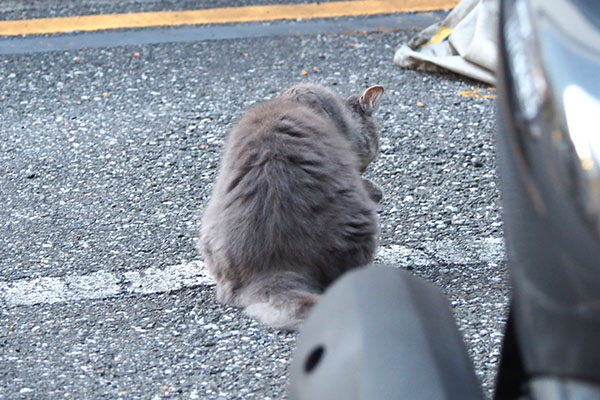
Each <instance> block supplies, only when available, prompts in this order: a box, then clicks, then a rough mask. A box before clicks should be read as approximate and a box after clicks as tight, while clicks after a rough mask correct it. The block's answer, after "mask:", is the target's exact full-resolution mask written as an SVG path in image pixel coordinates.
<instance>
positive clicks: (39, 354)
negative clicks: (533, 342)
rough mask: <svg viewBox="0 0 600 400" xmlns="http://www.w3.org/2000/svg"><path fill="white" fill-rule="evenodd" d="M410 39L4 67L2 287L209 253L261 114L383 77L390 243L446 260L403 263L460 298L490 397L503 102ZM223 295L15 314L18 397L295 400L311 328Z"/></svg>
mask: <svg viewBox="0 0 600 400" xmlns="http://www.w3.org/2000/svg"><path fill="white" fill-rule="evenodd" d="M94 3H96V5H97V7H102V6H103V4H105V3H106V4H108V3H109V2H94ZM128 3H132V2H124V3H123V4H125V6H124V7H126V5H127V4H128ZM211 5H212V3H211ZM22 10H25V8H23V9H22ZM67 10H68V7H67ZM124 10H126V9H125V8H124ZM15 12H20V11H15ZM23 12H25V11H23ZM65 12H68V11H65ZM15 16H16V17H20V14H19V15H15ZM410 35H411V33H410V32H388V33H377V34H361V33H352V34H335V35H307V36H289V37H271V38H268V37H267V38H254V39H239V40H221V41H206V42H197V43H168V44H158V45H144V46H125V47H115V48H107V49H82V50H79V51H71V52H52V53H43V54H31V55H19V56H2V57H0V76H2V84H3V90H2V91H1V92H0V104H1V105H2V110H3V111H2V118H1V121H0V124H1V127H2V129H0V281H2V282H4V283H8V284H9V285H10V282H15V281H19V280H23V279H35V278H41V277H57V278H62V277H68V276H73V275H84V274H90V273H94V272H99V271H106V272H109V273H111V274H114V275H119V274H125V273H127V272H130V271H136V270H141V269H144V268H148V267H156V268H159V269H160V268H165V267H168V266H171V265H174V264H181V263H186V262H189V261H190V260H195V259H198V258H200V259H201V255H200V254H198V253H197V252H196V250H195V245H194V241H195V238H196V236H197V233H198V223H199V220H200V216H201V213H202V208H203V206H204V205H205V204H206V201H207V199H208V197H209V194H210V190H211V187H212V184H213V182H214V178H215V174H216V171H217V167H218V166H219V163H220V160H221V150H222V147H223V141H224V137H225V135H226V133H227V131H228V130H229V129H230V128H231V126H232V124H233V123H234V122H235V121H236V119H237V118H238V117H239V116H240V115H241V114H242V113H243V111H244V109H246V108H247V107H248V106H250V105H251V104H253V103H255V102H257V101H260V100H261V99H267V98H270V97H272V96H275V95H276V94H277V93H279V92H281V91H282V90H284V89H285V88H286V87H288V86H290V85H292V84H294V83H297V82H301V81H314V82H319V83H323V84H326V85H330V86H332V87H333V88H335V89H336V90H338V91H339V92H340V93H343V94H350V93H352V92H354V91H362V90H363V89H364V88H366V87H368V86H369V85H373V84H381V85H383V86H385V88H386V92H385V94H384V98H383V101H382V104H381V108H380V111H379V113H378V115H379V119H380V121H381V123H380V125H381V144H382V148H381V153H380V155H379V157H378V159H377V160H376V161H375V162H374V163H373V164H372V165H371V167H370V169H369V170H368V172H367V174H368V176H369V177H370V178H371V179H373V180H374V181H375V182H377V183H379V184H380V185H381V186H382V187H383V188H384V191H385V199H384V201H383V204H382V207H381V245H382V247H385V248H393V246H403V248H409V249H412V250H413V253H411V254H413V255H414V254H417V253H418V252H419V251H422V252H424V254H425V253H426V254H425V255H426V256H427V257H426V259H427V260H429V261H426V262H418V260H417V259H415V260H416V261H415V263H414V265H406V263H405V264H403V265H404V266H405V267H406V268H408V269H410V270H412V271H413V273H415V274H416V275H419V276H421V277H423V278H425V279H427V280H429V281H431V282H433V283H435V284H436V285H437V286H439V287H440V288H441V289H442V290H443V291H444V293H446V294H447V295H448V297H449V299H450V302H451V304H452V305H453V307H454V310H455V313H456V316H457V321H458V325H459V327H460V329H461V331H462V333H463V335H464V338H465V341H466V343H467V346H468V348H469V354H470V356H471V357H472V359H473V361H474V364H475V367H476V371H477V375H478V377H479V378H480V379H481V381H482V384H483V386H484V390H485V391H486V393H488V394H489V393H490V390H491V388H492V385H493V379H494V371H495V368H496V366H497V362H498V354H499V345H500V341H501V337H502V329H503V326H504V320H505V311H506V306H507V294H508V286H507V283H506V270H505V266H504V263H503V261H502V259H503V254H495V255H494V256H493V257H492V256H490V257H487V256H485V257H484V256H479V255H480V254H484V255H485V254H487V253H486V251H488V250H489V249H487V248H486V246H484V245H483V246H482V245H478V246H473V245H471V244H472V243H488V242H489V240H492V241H500V240H501V238H502V224H501V220H500V213H499V211H500V205H499V195H498V189H497V187H496V175H495V153H494V140H493V134H494V129H495V115H494V111H495V103H496V101H497V100H495V99H494V97H495V96H494V94H495V92H494V90H493V89H490V88H488V87H487V86H485V85H482V84H479V83H477V82H474V81H471V80H468V79H464V78H461V77H459V76H456V75H453V74H432V73H423V72H416V71H410V70H403V69H400V68H398V67H397V66H395V65H394V64H393V63H392V57H393V54H394V50H395V49H396V47H397V46H398V45H399V44H400V43H402V42H405V41H406V40H407V39H408V38H409V37H410ZM481 240H483V241H481ZM486 240H487V241H488V242H486ZM448 243H451V244H452V245H451V246H449V245H448ZM470 255H472V256H470ZM212 292H213V287H212V286H210V285H200V286H197V287H185V288H183V289H181V290H177V291H173V292H164V293H158V294H156V293H155V294H149V295H139V294H126V293H122V294H120V295H118V296H116V297H109V298H103V299H92V300H81V301H76V302H69V303H56V304H38V305H33V306H24V305H7V304H5V305H2V307H0V321H1V322H0V398H10V399H16V398H36V399H40V398H57V397H71V398H103V397H104V398H127V399H133V398H143V399H148V398H162V397H173V398H201V399H251V398H256V399H268V398H273V399H274V398H278V399H279V398H285V386H286V382H287V370H288V366H289V362H290V357H291V355H292V350H293V347H294V343H295V338H296V335H295V334H293V333H286V332H278V331H274V330H270V329H268V328H265V327H262V326H260V325H258V324H257V323H255V322H254V321H251V320H249V319H248V318H246V317H245V316H243V314H242V313H241V312H240V311H239V310H236V309H233V308H230V307H225V306H222V305H218V304H216V303H215V302H214V301H213V297H212V296H213V293H212Z"/></svg>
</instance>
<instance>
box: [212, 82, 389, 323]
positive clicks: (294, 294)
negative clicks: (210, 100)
mask: <svg viewBox="0 0 600 400" xmlns="http://www.w3.org/2000/svg"><path fill="white" fill-rule="evenodd" d="M382 94H383V87H381V86H373V87H370V88H369V89H367V90H366V91H365V92H364V93H363V94H362V95H352V96H350V97H349V98H347V99H343V98H342V97H341V96H339V95H338V94H336V93H335V92H333V91H332V90H330V89H328V88H326V87H323V86H320V85H315V84H299V85H296V86H293V87H291V88H290V89H288V90H286V91H285V92H284V93H282V94H281V95H279V96H278V97H276V98H274V99H272V100H269V101H266V102H263V103H260V104H258V105H255V106H254V107H252V108H251V109H250V110H248V112H246V114H245V115H244V116H243V117H242V118H241V119H240V121H239V122H238V123H237V125H236V126H235V127H234V128H233V130H232V131H231V132H230V133H229V136H228V138H227V141H226V144H225V152H224V156H223V161H222V165H221V168H220V171H219V175H218V177H217V180H216V183H215V187H214V190H213V193H212V196H211V200H210V201H209V203H208V206H207V207H206V209H205V211H204V217H203V221H202V230H201V249H202V252H203V254H204V258H205V261H206V266H207V267H208V270H209V271H210V273H211V274H212V276H213V277H214V278H215V280H216V282H217V287H216V298H217V301H219V302H221V303H226V304H231V305H234V306H237V307H243V308H245V311H246V313H247V314H248V315H250V316H252V317H254V318H256V319H258V320H259V321H261V322H262V323H264V324H266V325H269V326H272V327H275V328H284V329H297V328H298V325H299V324H300V323H301V322H302V320H303V319H304V317H305V316H306V314H307V313H308V311H309V310H310V308H311V306H312V305H313V304H314V303H315V302H316V301H317V300H318V298H319V294H320V293H322V292H323V290H324V289H325V288H326V287H327V286H328V285H329V284H330V283H331V282H332V281H333V280H335V279H336V278H337V277H339V276H340V275H341V274H343V273H344V272H345V271H347V270H349V269H351V268H355V267H359V266H363V265H365V264H368V263H369V262H371V261H372V259H373V256H374V253H375V249H376V247H377V236H378V234H379V226H378V216H377V203H378V202H379V201H381V199H382V196H383V194H382V192H381V190H380V189H379V187H378V186H377V185H375V184H374V183H372V182H371V181H369V180H367V179H365V178H363V177H362V176H361V174H362V173H363V172H364V171H365V170H366V168H367V166H368V165H369V163H370V162H371V161H372V160H373V159H374V158H375V156H376V154H377V151H378V148H379V141H378V136H377V132H376V126H375V122H374V120H373V117H372V114H373V112H374V111H375V110H376V109H377V107H378V105H379V100H380V99H381V95H382Z"/></svg>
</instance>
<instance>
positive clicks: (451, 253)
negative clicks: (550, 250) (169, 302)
mask: <svg viewBox="0 0 600 400" xmlns="http://www.w3.org/2000/svg"><path fill="white" fill-rule="evenodd" d="M503 259H504V245H503V242H502V239H498V238H484V239H478V240H473V241H471V242H459V241H451V240H449V241H444V242H431V243H426V244H424V245H423V248H422V249H414V248H410V247H406V246H400V245H392V246H388V247H381V248H380V249H379V251H378V252H377V256H376V258H375V262H380V263H381V262H383V263H389V264H393V265H396V266H398V267H401V268H406V267H409V266H411V267H413V268H419V267H421V268H423V267H434V266H436V265H439V264H441V263H444V264H457V265H461V264H473V263H486V264H489V265H499V264H501V263H502V261H503ZM213 284H214V282H213V280H212V278H211V277H210V276H209V275H208V272H207V271H206V268H205V267H204V263H203V262H202V261H200V260H194V261H191V262H189V263H185V264H179V265H173V266H169V267H166V268H163V269H160V268H155V267H150V268H146V269H143V270H139V271H127V272H123V273H113V272H107V271H98V272H94V273H91V274H86V275H75V276H64V277H47V278H34V279H20V280H17V281H14V282H0V303H4V304H6V305H13V306H20V305H24V306H30V305H34V304H55V303H65V302H73V301H79V300H92V299H104V298H109V297H115V296H120V295H127V294H134V293H137V294H152V293H164V292H169V291H172V290H179V289H183V288H191V287H197V286H208V285H213Z"/></svg>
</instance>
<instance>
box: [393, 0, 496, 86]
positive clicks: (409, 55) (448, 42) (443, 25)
mask: <svg viewBox="0 0 600 400" xmlns="http://www.w3.org/2000/svg"><path fill="white" fill-rule="evenodd" d="M498 9H499V2H498V0H462V1H461V2H460V3H459V4H458V5H457V6H456V7H455V8H454V9H453V10H452V11H451V12H450V13H449V14H448V16H447V17H446V18H445V19H444V20H443V21H441V22H437V23H435V24H433V25H431V26H429V27H427V28H425V29H424V30H423V31H421V32H419V33H418V34H417V35H416V36H414V37H413V38H411V39H410V40H409V42H408V43H406V44H403V45H402V46H401V47H400V48H399V49H398V50H396V53H395V54H394V62H395V63H396V64H398V65H400V66H401V67H405V68H412V69H417V70H425V71H439V70H440V67H441V68H445V69H447V70H450V71H453V72H456V73H457V74H461V75H465V76H468V77H470V78H473V79H476V80H478V81H482V82H486V83H488V84H490V85H494V84H495V83H496V80H495V77H494V74H495V71H496V63H497V45H498V43H497V29H498Z"/></svg>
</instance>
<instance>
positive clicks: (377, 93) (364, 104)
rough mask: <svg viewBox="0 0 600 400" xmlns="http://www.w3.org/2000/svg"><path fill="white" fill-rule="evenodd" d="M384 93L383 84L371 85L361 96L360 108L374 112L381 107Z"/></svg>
mask: <svg viewBox="0 0 600 400" xmlns="http://www.w3.org/2000/svg"><path fill="white" fill-rule="evenodd" d="M381 95H383V86H379V85H377V86H371V87H370V88H368V89H367V90H365V92H364V93H363V94H362V96H360V100H359V102H360V108H362V110H363V111H364V112H366V113H372V112H374V111H375V110H377V108H378V107H379V101H380V100H381Z"/></svg>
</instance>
